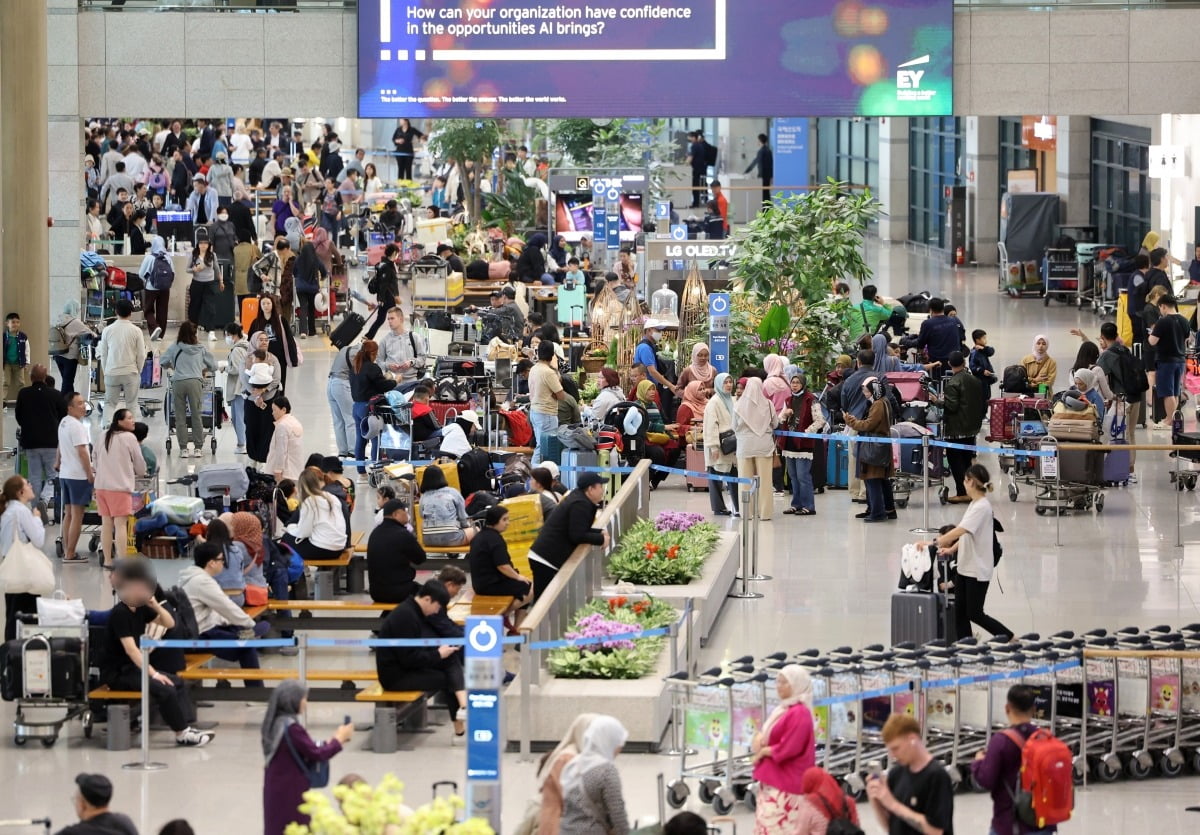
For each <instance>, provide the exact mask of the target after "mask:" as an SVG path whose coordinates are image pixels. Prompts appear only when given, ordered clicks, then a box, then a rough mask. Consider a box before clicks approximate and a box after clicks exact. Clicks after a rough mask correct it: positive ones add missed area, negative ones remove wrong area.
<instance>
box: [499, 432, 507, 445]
mask: <svg viewBox="0 0 1200 835" xmlns="http://www.w3.org/2000/svg"><path fill="white" fill-rule="evenodd" d="M500 446H502V447H506V446H508V431H507V430H505V429H501V430H500Z"/></svg>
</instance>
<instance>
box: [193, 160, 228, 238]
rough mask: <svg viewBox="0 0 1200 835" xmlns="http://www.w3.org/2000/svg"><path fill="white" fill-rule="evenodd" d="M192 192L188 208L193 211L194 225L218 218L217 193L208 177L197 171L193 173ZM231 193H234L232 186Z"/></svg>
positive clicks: (204, 224) (206, 223) (200, 224)
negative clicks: (209, 182)
mask: <svg viewBox="0 0 1200 835" xmlns="http://www.w3.org/2000/svg"><path fill="white" fill-rule="evenodd" d="M192 189H193V191H192V193H191V194H189V195H188V199H187V206H185V208H186V210H187V211H189V212H191V213H192V224H193V225H194V226H207V225H208V224H209V223H210V222H211V221H214V220H216V219H217V206H218V204H219V202H220V201H218V200H217V193H216V192H215V191H213V190H212V189H211V188H209V185H208V178H207V177H205V176H204V175H203V174H201V173H200V172H199V171H197V172H196V173H195V174H193V175H192ZM229 193H230V195H232V194H233V190H232V188H231V189H230V192H229Z"/></svg>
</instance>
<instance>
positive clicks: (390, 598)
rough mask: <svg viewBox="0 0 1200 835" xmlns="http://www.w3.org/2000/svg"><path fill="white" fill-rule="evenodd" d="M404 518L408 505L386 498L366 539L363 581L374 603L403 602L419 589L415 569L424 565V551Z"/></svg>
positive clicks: (406, 518)
mask: <svg viewBox="0 0 1200 835" xmlns="http://www.w3.org/2000/svg"><path fill="white" fill-rule="evenodd" d="M408 518H409V517H408V502H406V501H404V500H402V499H390V500H389V501H388V502H387V503H386V504H384V506H383V521H381V522H380V523H379V525H378V526H376V528H375V530H373V531H371V535H370V537H368V538H367V581H368V584H369V588H370V592H371V600H373V601H374V602H376V603H403V602H404V601H405V600H407V599H408V598H410V597H412V596H413V595H414V594H416V593H417V589H418V588H419V586H418V585H417V582H416V577H417V566H418V565H420V564H421V563H423V562H425V549H424V548H422V547H421V543H419V542H417V538H416V537H415V536H413V534H412V532H411V531H410V530H409V529H408Z"/></svg>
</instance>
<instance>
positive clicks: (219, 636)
mask: <svg viewBox="0 0 1200 835" xmlns="http://www.w3.org/2000/svg"><path fill="white" fill-rule="evenodd" d="M270 631H271V624H269V623H267V621H265V620H260V621H258V622H257V623H256V624H254V637H255V638H265V637H267V633H268V632H270ZM237 637H238V629H237V627H234V626H214V627H213V628H212V629H209V630H208V631H206V632H202V633H200V639H201V640H204V641H230V640H236V639H237ZM213 655H215V656H217V658H220V659H222V660H223V661H236V662H238V664H239V665H240V666H241V668H242V669H243V670H257V669H259V668H260V667H261V666H262V665H260V664H259V663H258V650H257V649H256V648H254V647H243V648H242V649H214V650H213ZM246 686H247V687H262V686H263V683H262V681H261V680H260V679H247V680H246Z"/></svg>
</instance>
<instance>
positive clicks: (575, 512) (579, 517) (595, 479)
mask: <svg viewBox="0 0 1200 835" xmlns="http://www.w3.org/2000/svg"><path fill="white" fill-rule="evenodd" d="M606 483H607V482H606V480H605V479H604V478H603V477H602V476H601V475H600V474H599V473H582V474H581V475H580V476H579V478H578V479H576V481H575V484H576V487H575V489H574V490H572V491H571V492H570V493H568V494H567V496H566V498H565V499H563V500H562V502H561V503H560V504H559V505H558V507H556V508H554V512H553V513H551V514H550V516H549V517H547V519H546V521H545V523H544V524H543V525H542V529H541V531H539V532H538V537H537V539H535V540H534V541H533V546H532V547H531V548H530V549H529V567H530V568H531V569H532V570H533V589H534V597H535V598H536V597H538V596H539V595H541V593H542V592H544V591H545V590H546V587H547V586H548V585H550V582H551V581H552V580H553V579H554V575H555V574H557V573H558V570H559V569H560V568H562V567H563V564H564V563H565V562H566V561H567V560H568V559H570V557H571V554H572V553H573V552H574V551H575V548H576V547H578V546H579V545H583V544H584V543H586V544H588V545H602V546H604V547H608V531H606V530H600V529H598V528H595V527H592V523H593V522H594V521H596V511H597V510H598V509H599V508H600V503H601V502H602V501H604V486H605V484H606Z"/></svg>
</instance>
